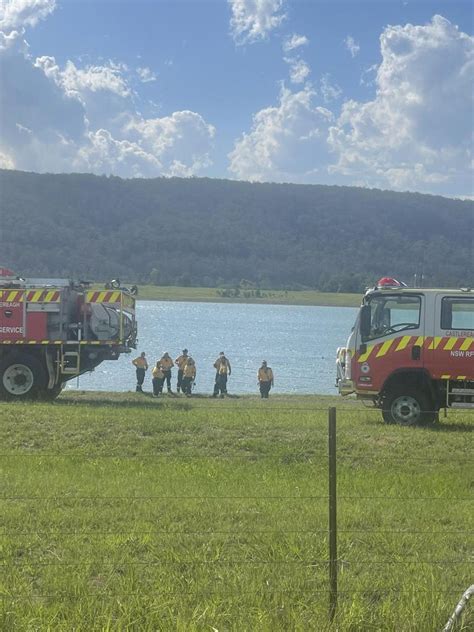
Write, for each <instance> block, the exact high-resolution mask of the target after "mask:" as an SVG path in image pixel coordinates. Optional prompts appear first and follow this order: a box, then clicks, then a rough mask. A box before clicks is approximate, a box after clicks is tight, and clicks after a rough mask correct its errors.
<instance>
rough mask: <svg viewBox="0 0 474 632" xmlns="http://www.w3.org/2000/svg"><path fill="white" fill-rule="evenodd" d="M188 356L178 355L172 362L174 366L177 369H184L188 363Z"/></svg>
mask: <svg viewBox="0 0 474 632" xmlns="http://www.w3.org/2000/svg"><path fill="white" fill-rule="evenodd" d="M188 358H189V356H185V355H180V356H178V357H177V358H176V360H175V361H174V363H175V364H176V366H177V367H178V369H181V370H182V369H184V367H185V365H186V362H187V361H188Z"/></svg>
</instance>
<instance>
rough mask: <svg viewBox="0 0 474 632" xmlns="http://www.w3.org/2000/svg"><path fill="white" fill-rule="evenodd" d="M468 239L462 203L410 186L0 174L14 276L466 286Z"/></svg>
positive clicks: (472, 220)
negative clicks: (385, 280) (390, 279)
mask: <svg viewBox="0 0 474 632" xmlns="http://www.w3.org/2000/svg"><path fill="white" fill-rule="evenodd" d="M473 235H474V206H473V203H472V202H471V201H464V200H454V199H448V198H443V197H439V196H432V195H422V194H418V193H397V192H393V191H381V190H377V189H365V188H356V187H338V186H322V185H294V184H272V183H268V184H259V183H248V182H237V181H231V180H218V179H209V178H155V179H130V180H126V179H121V178H118V177H106V176H102V177H100V176H94V175H90V174H57V175H53V174H34V173H25V172H19V171H10V170H0V264H3V265H8V266H9V267H13V268H14V269H15V270H17V272H18V273H19V274H22V275H24V276H37V277H38V276H39V277H51V276H73V277H75V278H86V279H93V280H100V281H106V280H108V279H110V278H114V277H120V278H121V279H122V280H123V281H124V282H129V283H152V284H156V285H181V286H205V287H220V288H223V289H226V288H240V291H242V292H255V291H256V290H257V289H261V288H262V289H263V288H266V289H279V290H285V289H286V290H297V289H306V288H311V289H318V290H321V291H329V292H360V291H361V290H362V289H363V288H364V287H365V286H367V285H370V284H372V283H373V282H374V280H375V279H377V278H378V277H380V276H384V275H390V276H396V277H397V278H400V279H402V280H404V281H405V282H408V283H410V282H411V281H412V279H413V277H414V275H415V274H416V275H417V278H418V279H421V276H422V275H423V279H424V284H425V285H449V286H451V285H453V286H459V285H472V283H473V276H474V270H473V267H474V245H473V239H474V237H473ZM242 279H244V280H245V283H246V284H247V285H245V284H244V287H242V286H241V285H240V284H241V281H242Z"/></svg>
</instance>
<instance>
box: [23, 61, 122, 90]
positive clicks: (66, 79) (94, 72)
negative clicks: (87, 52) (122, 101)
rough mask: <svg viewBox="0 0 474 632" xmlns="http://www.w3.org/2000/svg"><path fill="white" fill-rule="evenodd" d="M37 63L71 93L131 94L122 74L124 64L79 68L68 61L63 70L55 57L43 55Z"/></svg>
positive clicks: (48, 75)
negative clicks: (103, 92)
mask: <svg viewBox="0 0 474 632" xmlns="http://www.w3.org/2000/svg"><path fill="white" fill-rule="evenodd" d="M35 65H36V66H37V67H38V68H42V70H43V71H44V73H45V75H46V76H47V77H50V78H51V79H53V80H54V81H55V83H56V84H57V85H58V86H61V87H62V88H63V89H64V91H65V92H66V93H67V94H69V95H73V94H79V95H84V94H85V93H87V92H100V91H106V92H112V93H114V94H116V95H118V96H120V97H129V96H130V94H131V90H130V88H129V86H128V85H127V81H126V79H125V78H124V76H123V74H122V71H123V68H122V66H120V65H117V64H114V63H112V62H110V63H109V64H107V65H102V66H98V65H97V66H93V65H89V66H85V67H84V68H78V67H77V66H76V65H75V64H74V62H72V61H68V62H66V66H65V67H64V69H62V70H61V69H60V68H59V66H58V65H57V63H56V60H55V58H54V57H48V56H43V57H38V58H37V59H36V62H35Z"/></svg>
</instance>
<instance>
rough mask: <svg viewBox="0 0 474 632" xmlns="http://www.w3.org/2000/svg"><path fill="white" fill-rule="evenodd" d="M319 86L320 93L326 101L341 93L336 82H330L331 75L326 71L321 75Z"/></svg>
mask: <svg viewBox="0 0 474 632" xmlns="http://www.w3.org/2000/svg"><path fill="white" fill-rule="evenodd" d="M320 88H321V94H322V95H323V99H324V101H325V102H326V103H329V102H330V101H335V100H336V99H339V97H340V96H341V95H342V90H341V88H340V87H339V86H338V85H337V83H332V82H331V76H330V75H329V73H326V74H324V75H323V76H322V77H321V81H320Z"/></svg>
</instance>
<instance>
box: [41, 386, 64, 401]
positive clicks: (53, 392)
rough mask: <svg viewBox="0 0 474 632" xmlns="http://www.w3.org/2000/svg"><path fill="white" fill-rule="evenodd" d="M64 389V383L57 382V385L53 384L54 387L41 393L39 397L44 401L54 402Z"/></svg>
mask: <svg viewBox="0 0 474 632" xmlns="http://www.w3.org/2000/svg"><path fill="white" fill-rule="evenodd" d="M62 390H63V385H62V384H56V386H53V388H47V389H45V390H44V391H42V392H41V394H40V395H39V398H40V399H41V400H42V401H43V402H52V401H53V400H55V399H56V397H58V396H59V394H60V393H61V391H62Z"/></svg>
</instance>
